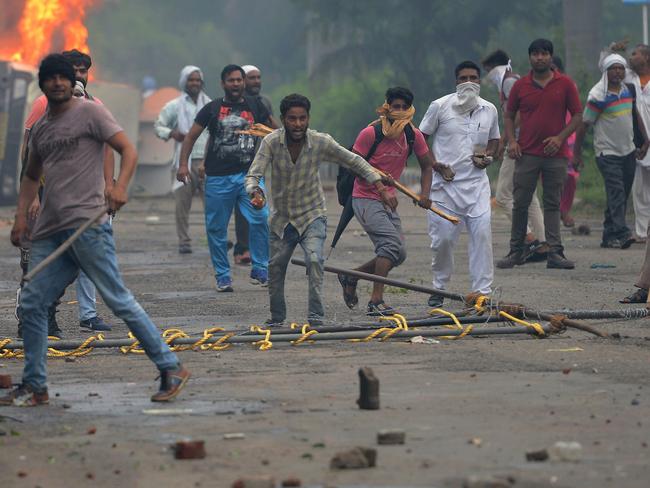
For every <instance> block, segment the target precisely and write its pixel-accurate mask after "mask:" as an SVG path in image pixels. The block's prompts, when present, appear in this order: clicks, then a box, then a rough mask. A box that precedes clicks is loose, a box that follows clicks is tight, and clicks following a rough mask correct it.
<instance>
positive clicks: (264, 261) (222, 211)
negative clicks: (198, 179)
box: [205, 173, 269, 279]
mask: <svg viewBox="0 0 650 488" xmlns="http://www.w3.org/2000/svg"><path fill="white" fill-rule="evenodd" d="M244 176H245V175H244V173H238V174H236V175H228V176H207V177H206V179H205V233H206V234H207V236H208V247H209V248H210V258H211V259H212V266H213V267H214V272H215V273H216V276H217V279H223V278H230V263H229V262H228V222H229V221H230V216H231V215H232V210H233V208H234V206H235V205H237V206H238V207H239V210H240V211H241V213H242V215H243V216H244V218H245V219H246V220H247V221H248V226H249V232H250V239H249V248H250V253H251V261H252V267H253V269H254V270H263V271H267V270H268V267H269V222H268V220H269V209H268V205H267V206H265V207H264V208H262V209H261V210H256V209H255V208H253V206H252V205H251V202H250V198H249V196H248V194H247V193H246V190H245V189H244ZM260 187H261V188H262V189H263V188H264V183H260Z"/></svg>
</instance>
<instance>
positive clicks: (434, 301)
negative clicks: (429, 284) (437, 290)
mask: <svg viewBox="0 0 650 488" xmlns="http://www.w3.org/2000/svg"><path fill="white" fill-rule="evenodd" d="M444 301H445V297H443V296H441V295H431V296H430V297H429V300H428V301H427V305H429V306H430V307H432V308H440V307H442V304H443V303H444Z"/></svg>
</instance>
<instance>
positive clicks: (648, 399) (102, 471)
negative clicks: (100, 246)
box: [0, 195, 650, 488]
mask: <svg viewBox="0 0 650 488" xmlns="http://www.w3.org/2000/svg"><path fill="white" fill-rule="evenodd" d="M12 211H13V209H10V208H6V207H5V208H0V221H2V220H3V219H8V218H10V217H11V212H12ZM399 211H400V213H401V215H402V220H403V223H404V229H405V233H406V239H407V246H408V258H407V260H406V262H405V263H404V265H402V266H401V267H399V268H398V269H395V270H393V272H392V273H391V277H394V278H396V279H400V280H403V281H410V282H413V283H421V284H424V285H430V283H431V266H430V263H431V251H430V248H429V244H430V242H429V238H428V236H427V228H426V217H425V215H424V211H423V210H421V209H419V208H416V207H413V206H411V205H410V204H409V203H408V202H407V201H406V200H404V199H400V207H399ZM338 213H339V207H338V205H336V201H335V199H334V196H333V195H330V200H329V228H330V231H329V234H330V235H331V233H332V232H333V228H334V227H335V225H336V221H337V219H338ZM578 220H579V223H582V221H584V222H585V223H588V224H589V225H590V226H591V228H592V233H591V235H589V236H574V235H572V234H571V233H570V232H568V230H565V231H564V233H563V239H564V243H565V246H566V253H567V256H568V257H569V258H571V259H574V260H575V261H576V262H577V267H576V269H575V270H572V271H564V270H548V269H546V267H545V263H536V264H528V265H526V266H524V267H517V268H515V269H512V270H498V269H497V270H496V273H495V294H494V295H495V296H496V297H500V298H501V299H502V300H505V301H510V302H518V303H524V304H527V305H529V306H531V307H535V308H537V309H544V310H559V309H574V310H579V309H611V308H622V307H623V305H620V304H619V303H618V299H620V298H622V297H623V296H625V295H626V294H628V293H629V292H630V291H632V289H633V288H632V284H633V283H634V281H635V279H636V277H637V274H638V271H639V268H640V265H641V262H642V259H643V252H644V246H642V245H638V244H637V245H633V246H632V248H630V249H628V250H624V251H622V250H615V249H601V248H600V247H599V243H600V235H599V231H598V229H599V228H600V227H601V226H600V223H599V219H596V218H593V219H578ZM191 222H192V226H191V230H192V235H193V237H194V243H193V245H194V253H193V254H191V255H179V254H178V252H177V241H176V236H175V226H174V211H173V201H172V199H171V198H169V199H145V200H134V201H133V202H131V203H129V204H128V205H127V206H126V208H125V209H124V210H123V211H122V212H120V213H119V215H118V217H117V218H116V220H115V222H114V231H115V239H116V243H117V248H118V257H119V261H120V264H121V269H122V272H123V275H124V279H125V281H126V283H127V284H128V286H129V287H130V288H131V289H132V291H133V292H134V294H135V295H136V297H137V299H138V300H139V301H140V303H141V304H142V305H143V307H144V308H145V309H146V310H147V311H148V312H149V314H150V315H151V316H152V318H153V319H154V322H155V323H156V324H157V325H158V326H159V327H160V328H161V329H167V328H172V327H173V328H180V329H182V330H183V331H185V332H186V333H188V334H191V335H193V336H197V337H199V336H200V334H201V332H202V331H203V330H204V329H207V328H209V327H215V326H221V327H225V328H227V329H242V328H244V327H248V326H250V325H253V324H260V323H262V322H263V321H264V320H265V319H267V318H269V313H268V291H267V290H266V289H262V288H260V287H258V286H254V285H252V284H250V283H249V281H248V274H249V272H250V268H249V267H246V266H234V265H233V281H234V288H235V292H234V293H216V287H215V279H214V274H213V270H212V266H211V263H210V258H209V254H208V251H207V241H206V238H205V232H204V229H203V218H202V209H201V206H200V201H198V200H197V201H196V202H195V207H194V208H193V210H192V216H191ZM493 222H494V223H493V230H494V238H493V241H494V254H495V258H498V257H501V256H502V255H505V254H506V252H507V242H508V237H509V226H508V222H507V220H506V219H505V217H504V216H503V215H502V214H501V213H498V212H495V215H494V216H493ZM9 229H10V227H9V226H0V270H1V278H0V338H3V337H10V338H14V339H15V333H16V322H15V319H14V318H13V309H14V304H15V290H16V283H17V282H18V281H19V279H20V268H19V265H18V262H19V253H18V251H17V250H16V249H14V248H12V247H11V244H10V243H9V239H8V235H9ZM296 256H298V257H302V253H301V252H300V250H299V249H298V250H297V251H296ZM371 257H372V245H371V243H370V241H369V239H368V237H366V236H365V235H363V233H362V232H361V228H360V226H359V225H358V224H357V223H356V222H355V221H353V222H352V223H351V224H350V227H349V230H348V231H347V232H346V234H345V235H344V237H343V238H342V240H341V241H340V243H339V245H338V246H337V249H336V250H335V251H334V252H333V254H332V256H331V257H330V259H329V261H328V263H329V264H332V265H337V266H343V267H353V266H358V265H359V264H361V263H362V262H365V261H366V260H368V259H369V258H371ZM456 258H457V259H456V271H455V275H454V277H453V279H452V284H451V288H452V289H453V290H455V291H458V292H463V293H466V292H469V291H470V284H469V273H468V264H467V263H468V260H467V240H466V236H465V235H463V237H461V240H460V242H459V245H458V249H457V254H456ZM231 259H232V256H231ZM592 265H596V266H595V267H593V268H592ZM603 265H605V266H613V267H603ZM306 283H307V282H306V276H305V271H304V268H299V267H297V266H290V267H289V272H288V275H287V284H286V295H287V301H288V309H289V318H290V320H292V321H295V322H297V323H300V324H302V323H304V322H305V319H306V307H307V296H306V289H307V287H306ZM324 288H325V305H326V316H327V317H326V318H327V323H328V324H345V323H350V322H359V321H364V320H365V317H364V311H365V304H366V303H367V301H368V296H369V290H370V286H369V285H368V284H367V283H364V282H360V286H359V294H360V304H359V307H358V308H357V309H356V310H354V311H349V310H348V309H347V307H346V306H345V304H344V303H343V300H342V294H341V288H340V286H339V284H338V282H337V280H336V277H335V276H334V275H331V274H330V275H327V276H326V281H325V287H324ZM427 298H428V297H427V295H424V294H421V293H415V292H407V291H405V290H401V289H396V288H390V289H388V291H387V293H386V301H387V303H389V304H390V305H392V306H394V307H396V308H398V309H399V310H400V311H401V312H402V314H403V315H405V316H407V317H416V316H422V315H425V314H426V313H427V311H428V307H427V304H426V302H427ZM75 301H76V298H75V291H74V287H70V289H69V290H68V291H67V293H66V295H65V297H64V299H63V303H62V305H61V307H60V312H59V314H58V320H59V324H60V325H61V327H62V329H63V331H64V333H65V337H66V338H71V339H83V338H86V337H88V335H87V334H85V333H83V332H81V331H80V329H79V326H78V317H77V305H76V303H75ZM100 301H101V300H100ZM445 308H449V309H451V310H458V309H459V308H460V306H459V305H458V304H455V303H449V302H446V303H445ZM98 309H99V312H100V315H101V316H102V317H103V318H104V319H106V320H107V321H108V322H110V323H112V324H114V326H115V327H114V329H113V331H112V332H109V333H107V334H105V335H106V337H107V338H123V337H126V334H127V330H126V326H125V325H124V324H123V323H122V322H121V321H119V320H118V319H116V318H115V317H114V316H113V315H112V314H111V313H110V311H109V310H107V308H106V307H105V306H104V305H103V304H102V303H100V304H99V305H98ZM590 323H591V324H592V325H594V326H596V327H598V328H600V329H601V330H603V331H606V332H610V333H612V332H617V333H619V334H620V336H621V337H620V338H619V339H612V338H606V339H603V338H598V337H595V336H592V335H589V334H586V333H584V332H580V331H573V330H569V331H567V332H566V333H564V334H561V335H555V336H552V337H550V338H546V339H537V338H534V337H532V336H529V335H518V336H491V337H486V336H484V337H478V338H472V337H465V338H462V339H460V340H441V341H440V342H439V343H432V344H413V343H409V342H406V341H405V340H400V339H396V340H390V341H386V342H378V341H371V342H367V343H350V342H341V341H340V342H318V343H314V344H302V345H300V346H297V347H294V346H291V345H288V344H281V343H274V345H273V347H272V348H271V349H270V350H267V351H259V350H257V349H256V348H254V347H253V346H251V345H235V346H232V347H231V348H230V349H227V350H224V351H219V352H216V351H206V352H181V353H179V355H180V358H181V360H182V361H183V362H184V364H185V365H186V366H187V367H188V368H189V369H190V370H191V371H192V374H193V377H192V379H191V380H190V382H189V383H188V386H187V387H186V389H185V390H184V392H183V394H182V395H181V396H180V397H179V398H178V399H177V400H176V401H175V402H173V403H171V404H168V405H166V404H162V405H160V404H152V403H151V402H150V401H149V397H150V395H151V394H152V393H154V392H155V390H156V389H157V382H155V381H154V378H155V377H156V374H157V372H156V371H155V368H154V367H153V365H152V364H151V363H150V362H149V361H148V360H147V358H146V357H144V356H142V355H134V354H128V355H124V354H122V353H120V352H119V351H118V350H95V351H93V352H92V353H91V354H89V355H88V356H85V357H81V358H76V359H74V360H73V361H66V360H63V359H50V360H49V363H48V368H49V392H50V397H51V403H50V405H49V406H47V407H39V408H32V409H19V408H13V407H12V408H3V409H1V410H0V473H1V475H0V479H1V480H2V481H1V483H0V485H1V486H2V487H3V488H4V487H7V488H8V487H36V486H40V487H44V488H45V487H72V486H74V487H83V486H89V487H90V486H93V487H104V486H106V487H108V486H111V487H112V486H125V487H163V486H164V487H166V486H183V487H185V486H187V487H208V486H217V487H229V486H231V485H232V483H233V482H234V481H235V480H237V479H238V478H241V477H244V476H271V477H273V478H274V479H275V481H276V482H277V483H278V486H279V485H280V483H281V482H282V481H283V480H286V479H287V478H290V477H294V478H298V479H300V480H301V481H302V485H303V486H331V487H346V486H373V487H374V486H381V487H388V486H392V487H409V486H435V487H460V486H475V487H479V486H513V487H590V488H597V487H616V488H618V487H647V486H648V479H650V463H649V460H650V448H649V447H648V444H649V443H650V420H649V419H650V381H649V376H648V372H649V370H650V354H649V352H650V322H648V319H645V320H628V321H625V320H609V321H591V322H590ZM503 326H504V327H505V326H506V325H503ZM271 341H273V339H272V338H271ZM364 366H365V367H371V368H372V369H373V370H374V372H375V375H376V376H377V377H378V378H379V381H380V395H381V408H380V409H379V410H360V409H359V408H358V406H357V405H356V399H357V398H358V394H359V379H358V375H357V371H358V369H359V368H360V367H364ZM21 369H22V361H21V360H18V359H0V374H10V375H12V377H13V379H14V381H16V382H17V381H19V379H20V375H21ZM4 391H6V390H4ZM1 392H3V390H0V393H1ZM383 429H401V430H403V431H404V432H405V434H406V441H405V444H403V445H377V433H378V431H380V430H383ZM230 434H237V435H230ZM188 439H190V440H203V441H205V449H206V453H207V455H206V457H205V458H204V459H198V460H175V459H174V453H173V451H172V449H171V446H173V445H174V444H175V443H176V442H177V441H181V440H188ZM558 441H567V442H568V441H575V442H579V443H580V445H581V453H580V459H579V460H578V461H576V462H562V461H553V460H548V461H543V462H532V461H527V459H526V453H527V452H529V451H536V450H541V449H545V448H548V447H550V446H552V445H553V444H554V443H556V442H558ZM356 446H363V447H372V448H375V449H376V450H377V465H376V467H373V468H367V469H358V470H332V469H330V459H331V458H332V457H333V456H334V454H336V453H337V452H340V451H343V450H347V449H350V448H354V447H356ZM470 477H472V479H471V480H470ZM497 478H498V479H500V480H501V481H500V483H501V484H491V485H490V484H486V483H488V482H489V481H490V480H492V481H493V482H494V481H495V479H497ZM481 483H482V484H481Z"/></svg>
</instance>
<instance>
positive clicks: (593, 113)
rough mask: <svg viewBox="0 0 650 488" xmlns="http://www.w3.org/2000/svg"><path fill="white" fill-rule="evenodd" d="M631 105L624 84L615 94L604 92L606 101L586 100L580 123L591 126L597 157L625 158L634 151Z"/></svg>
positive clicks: (630, 98)
mask: <svg viewBox="0 0 650 488" xmlns="http://www.w3.org/2000/svg"><path fill="white" fill-rule="evenodd" d="M633 102H634V99H633V98H632V94H631V93H630V91H629V90H628V88H627V87H626V86H625V85H623V86H622V87H621V91H620V92H619V93H618V94H616V93H611V92H607V96H606V97H605V100H588V101H587V106H586V107H585V112H584V115H583V120H584V122H586V123H588V124H594V150H595V152H596V156H600V155H601V154H602V155H606V156H627V155H628V154H630V153H631V152H633V151H634V140H633V139H634V131H633V128H632V127H633V126H632V117H633V110H632V103H633Z"/></svg>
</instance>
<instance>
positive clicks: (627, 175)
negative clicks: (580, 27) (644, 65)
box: [574, 54, 648, 249]
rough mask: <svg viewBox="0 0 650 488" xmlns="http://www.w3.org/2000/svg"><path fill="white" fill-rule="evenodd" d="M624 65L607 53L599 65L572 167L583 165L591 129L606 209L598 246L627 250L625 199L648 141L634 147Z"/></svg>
mask: <svg viewBox="0 0 650 488" xmlns="http://www.w3.org/2000/svg"><path fill="white" fill-rule="evenodd" d="M626 68H627V62H626V60H625V58H624V57H623V56H621V55H619V54H610V55H609V56H607V57H606V58H605V59H604V60H603V62H602V64H601V69H602V71H603V76H602V78H601V79H600V80H599V81H598V83H596V85H594V87H593V88H592V89H591V90H590V91H589V96H588V98H587V105H586V107H585V110H584V114H583V123H582V124H581V125H580V126H579V127H578V130H577V135H576V143H575V153H574V166H577V167H578V168H579V167H580V166H582V164H583V161H582V144H583V141H584V136H585V133H586V130H587V127H588V126H593V127H594V152H595V154H596V164H597V165H598V169H599V170H600V173H601V175H602V176H603V180H604V182H605V192H606V195H607V208H606V210H605V221H604V223H603V240H602V242H601V243H600V246H601V247H613V248H619V249H626V248H628V247H630V245H631V244H632V243H633V242H634V239H633V237H632V231H631V230H630V229H629V228H628V226H627V224H626V222H625V212H626V209H627V199H628V197H629V195H630V191H631V190H632V183H633V181H634V171H635V169H636V160H637V159H643V158H644V157H645V153H646V152H647V150H648V144H647V142H646V143H645V144H644V145H643V146H642V147H641V148H640V149H639V150H638V151H637V150H636V148H635V146H634V126H633V118H634V117H635V116H636V115H637V114H636V111H635V110H634V97H633V95H632V92H631V90H630V88H629V87H628V86H626V84H625V83H624V82H623V80H624V78H625V70H626Z"/></svg>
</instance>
